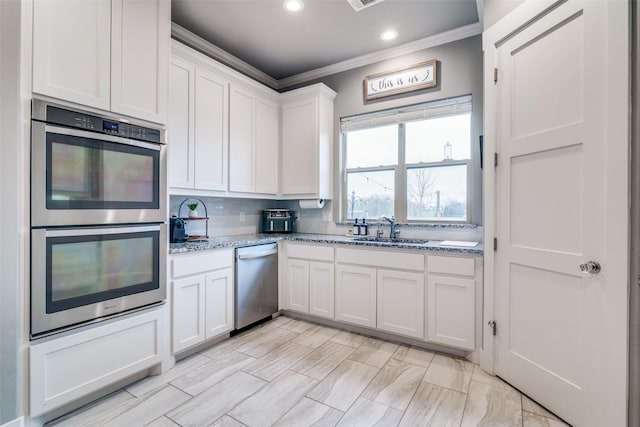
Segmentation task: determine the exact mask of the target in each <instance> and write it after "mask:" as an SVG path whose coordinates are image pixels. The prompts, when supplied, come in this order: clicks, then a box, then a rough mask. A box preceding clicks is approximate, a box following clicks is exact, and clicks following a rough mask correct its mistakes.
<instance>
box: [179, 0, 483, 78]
mask: <svg viewBox="0 0 640 427" xmlns="http://www.w3.org/2000/svg"><path fill="white" fill-rule="evenodd" d="M303 1H304V9H303V10H302V11H301V12H300V13H297V14H294V13H291V12H288V11H286V10H285V9H284V8H283V0H172V1H171V7H172V12H171V17H172V21H173V22H174V37H175V29H176V26H175V24H177V25H178V26H180V27H182V28H183V29H186V30H188V32H191V33H194V34H195V35H197V36H199V37H200V38H202V39H204V40H206V41H207V42H209V43H211V44H213V45H215V46H217V47H218V48H220V49H222V51H225V52H227V53H229V54H231V55H232V56H234V57H236V58H238V59H239V60H241V61H239V62H244V63H246V64H249V65H250V66H252V67H254V68H255V69H257V70H259V71H260V72H261V73H264V74H265V75H266V76H268V77H267V79H268V78H271V79H272V80H273V81H275V82H276V84H275V86H277V81H282V80H283V79H284V80H286V79H291V78H292V77H293V76H296V75H302V74H305V73H307V74H308V73H310V72H313V70H318V69H322V68H323V67H328V66H332V65H335V64H339V63H345V62H351V63H353V59H354V58H362V59H365V58H366V57H367V56H369V57H373V56H375V55H376V53H378V55H377V56H376V58H378V60H380V58H379V56H380V53H381V52H383V53H385V54H386V55H387V56H393V52H394V51H395V50H398V51H400V50H403V48H404V53H407V52H406V50H407V46H412V47H414V49H413V50H418V49H419V48H421V46H422V48H424V47H429V43H427V45H425V43H424V42H428V41H429V40H431V39H434V37H436V38H437V36H438V35H441V34H443V33H445V34H446V33H448V32H455V31H456V30H457V29H460V28H470V27H473V28H474V31H476V34H479V33H480V31H481V25H480V23H479V18H478V5H477V1H478V0H384V1H382V2H381V3H378V4H375V5H373V6H370V7H368V8H366V9H363V10H361V11H359V12H356V11H355V10H354V9H353V8H352V7H351V6H350V5H349V3H348V2H347V0H303ZM474 24H475V25H474ZM476 27H477V30H475V28H476ZM389 28H393V29H395V30H396V31H397V32H398V33H399V36H398V38H397V39H396V40H393V41H391V42H388V41H386V42H385V41H383V40H381V39H380V37H379V36H380V34H381V33H382V32H383V31H385V30H387V29H389ZM188 32H187V33H188ZM177 38H180V37H177ZM182 41H184V40H182ZM449 41H452V40H449ZM421 42H422V43H421ZM430 45H434V43H430ZM227 56H228V55H227ZM370 62H373V61H370ZM361 65H362V64H361ZM262 80H264V79H262ZM272 86H273V84H272Z"/></svg>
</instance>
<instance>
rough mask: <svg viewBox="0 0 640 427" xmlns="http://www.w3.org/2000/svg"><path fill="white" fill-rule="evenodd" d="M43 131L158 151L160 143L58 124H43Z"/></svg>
mask: <svg viewBox="0 0 640 427" xmlns="http://www.w3.org/2000/svg"><path fill="white" fill-rule="evenodd" d="M44 131H45V132H46V133H57V134H59V135H66V136H75V137H78V138H88V139H98V140H100V141H109V142H115V143H118V144H125V145H132V146H134V147H140V148H147V149H150V150H156V151H160V144H153V143H150V142H142V141H137V140H135V139H129V138H123V137H120V136H114V135H106V134H101V133H94V132H89V131H85V130H80V129H69V128H64V127H60V126H55V125H48V124H45V125H44Z"/></svg>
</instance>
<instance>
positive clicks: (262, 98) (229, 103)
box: [168, 40, 280, 198]
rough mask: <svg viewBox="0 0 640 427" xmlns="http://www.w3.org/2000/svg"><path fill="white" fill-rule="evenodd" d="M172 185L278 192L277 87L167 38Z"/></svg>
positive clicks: (202, 190)
mask: <svg viewBox="0 0 640 427" xmlns="http://www.w3.org/2000/svg"><path fill="white" fill-rule="evenodd" d="M171 46H172V56H171V69H170V103H169V104H170V108H169V109H170V111H169V140H170V142H169V151H168V156H169V188H170V189H171V191H172V193H174V194H177V193H185V194H193V192H189V193H186V192H185V191H184V190H187V189H189V190H197V192H198V195H203V196H204V195H207V193H208V192H211V191H213V192H215V194H216V195H221V194H226V195H232V194H233V195H238V196H243V197H245V196H247V197H267V198H268V197H271V198H275V197H276V196H277V194H278V154H279V147H280V145H279V136H280V121H279V119H280V117H279V112H280V105H279V94H278V93H277V92H275V91H273V90H271V89H269V88H267V87H265V86H262V85H260V84H258V83H256V82H253V81H251V80H249V79H248V78H247V77H245V76H241V75H240V74H238V73H237V72H235V71H233V70H231V69H230V68H228V67H225V66H224V65H222V64H219V63H217V62H215V61H214V60H213V59H211V58H208V57H206V56H205V55H203V54H201V53H199V52H196V51H194V50H193V49H191V48H188V47H186V46H184V45H182V44H181V43H179V42H176V41H175V40H174V41H172V45H171Z"/></svg>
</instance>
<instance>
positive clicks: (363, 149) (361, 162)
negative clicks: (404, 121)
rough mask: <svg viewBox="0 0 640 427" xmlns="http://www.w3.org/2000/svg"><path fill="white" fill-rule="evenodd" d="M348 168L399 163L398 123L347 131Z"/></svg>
mask: <svg viewBox="0 0 640 427" xmlns="http://www.w3.org/2000/svg"><path fill="white" fill-rule="evenodd" d="M346 136H347V168H362V167H371V166H380V165H384V166H391V165H395V164H396V163H398V125H391V126H381V127H377V128H372V129H363V130H356V131H351V132H347V134H346Z"/></svg>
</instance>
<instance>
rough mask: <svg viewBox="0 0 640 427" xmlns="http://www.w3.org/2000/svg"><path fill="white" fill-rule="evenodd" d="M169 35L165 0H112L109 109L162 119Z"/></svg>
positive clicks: (169, 19)
mask: <svg viewBox="0 0 640 427" xmlns="http://www.w3.org/2000/svg"><path fill="white" fill-rule="evenodd" d="M170 37H171V6H170V2H169V1H167V0H135V1H130V0H127V1H125V0H112V2H111V110H112V111H114V112H117V113H121V114H125V115H127V116H131V117H138V118H141V119H145V120H150V121H152V122H156V123H165V122H166V120H167V96H168V88H167V82H168V79H167V74H168V70H169V67H168V64H169V38H170Z"/></svg>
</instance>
